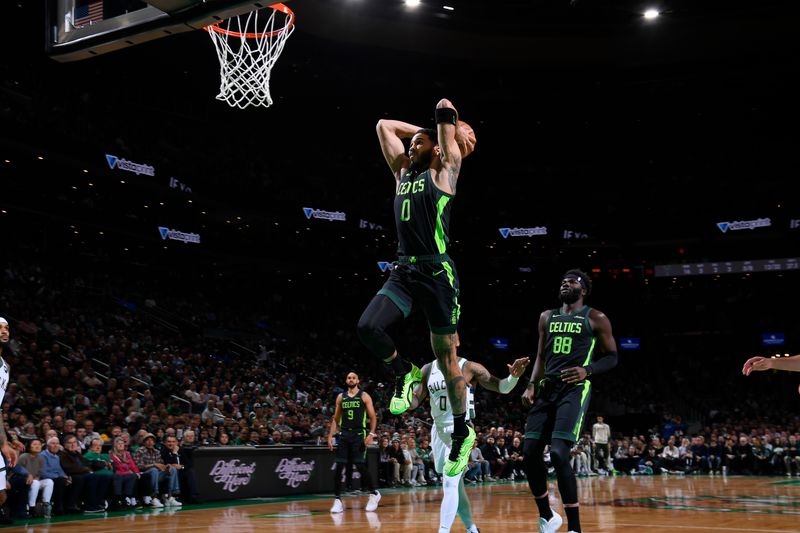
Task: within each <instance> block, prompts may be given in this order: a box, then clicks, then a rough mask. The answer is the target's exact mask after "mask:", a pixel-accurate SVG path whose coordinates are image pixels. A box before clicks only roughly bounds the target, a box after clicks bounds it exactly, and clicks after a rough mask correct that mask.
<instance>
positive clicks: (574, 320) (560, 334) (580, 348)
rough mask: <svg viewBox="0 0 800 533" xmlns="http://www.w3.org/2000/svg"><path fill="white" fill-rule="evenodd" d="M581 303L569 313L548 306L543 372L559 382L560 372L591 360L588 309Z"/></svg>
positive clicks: (592, 345)
mask: <svg viewBox="0 0 800 533" xmlns="http://www.w3.org/2000/svg"><path fill="white" fill-rule="evenodd" d="M591 310H592V308H591V307H589V306H586V305H584V306H583V307H582V308H580V309H578V310H577V311H574V312H572V313H562V312H561V309H552V310H551V311H550V316H549V317H548V318H547V321H546V322H545V325H544V327H545V330H544V331H545V341H544V361H545V363H544V374H545V376H546V377H551V378H555V379H556V380H558V381H560V379H561V378H560V374H561V371H562V370H563V369H565V368H571V367H574V366H586V365H588V364H589V363H591V362H592V356H593V355H594V345H595V342H596V339H595V336H594V333H593V332H592V328H591V326H590V325H589V311H591Z"/></svg>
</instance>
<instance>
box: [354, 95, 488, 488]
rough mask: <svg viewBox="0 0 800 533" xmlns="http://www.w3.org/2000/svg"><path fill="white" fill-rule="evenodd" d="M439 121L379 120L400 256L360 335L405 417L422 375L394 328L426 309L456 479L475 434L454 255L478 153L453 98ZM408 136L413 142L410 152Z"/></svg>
mask: <svg viewBox="0 0 800 533" xmlns="http://www.w3.org/2000/svg"><path fill="white" fill-rule="evenodd" d="M435 117H436V129H435V130H434V129H423V128H419V127H417V126H413V125H411V124H408V123H406V122H400V121H397V120H380V121H379V122H378V126H377V132H378V139H379V141H380V145H381V150H382V151H383V156H384V158H385V159H386V162H387V163H388V164H389V168H390V169H391V170H392V174H393V175H394V178H395V199H394V214H395V225H396V226H397V237H398V241H399V243H398V258H397V261H396V262H395V263H394V265H393V267H392V271H391V274H390V275H389V279H388V280H387V281H386V283H385V284H384V285H383V288H381V289H380V290H379V291H378V294H376V295H375V296H374V297H373V299H372V300H371V301H370V303H369V305H368V306H367V308H366V309H365V310H364V312H363V314H362V315H361V318H360V319H359V321H358V335H359V337H360V339H361V341H362V342H363V343H364V344H365V345H366V346H367V348H368V349H369V350H370V351H371V352H372V353H373V354H374V355H375V356H377V357H379V358H380V359H381V360H382V361H384V363H386V365H387V367H388V368H389V369H391V371H392V373H393V374H394V376H395V391H394V396H393V397H392V399H391V401H390V403H389V410H390V411H391V412H392V414H395V415H397V414H400V413H403V412H405V411H406V410H407V409H408V406H409V404H410V402H411V392H412V389H413V388H414V385H415V384H416V383H417V382H419V381H420V379H422V374H421V373H420V370H419V368H417V367H416V366H415V365H414V364H413V363H411V362H410V361H408V360H406V359H404V358H402V357H400V356H399V355H398V353H397V349H396V348H395V344H394V342H393V341H392V339H391V337H389V335H387V333H386V329H387V328H388V327H389V326H391V325H392V324H395V323H397V322H400V321H401V320H403V319H404V318H406V317H407V316H408V315H409V314H410V313H411V309H412V306H420V307H421V308H422V310H423V312H424V313H425V316H426V318H427V319H428V325H429V328H430V332H431V345H432V346H433V351H434V354H435V355H436V360H437V361H438V362H439V363H438V364H439V368H440V369H441V370H442V373H443V374H444V376H445V382H446V384H447V397H448V405H450V406H452V410H453V413H454V414H453V420H454V423H453V446H452V451H451V454H450V456H449V457H448V458H447V464H446V465H445V471H446V472H447V473H449V474H451V475H455V474H457V473H458V472H460V471H462V470H464V469H465V468H466V466H467V461H468V459H469V454H470V450H471V448H472V443H473V442H474V441H475V431H474V430H472V429H470V428H469V427H468V426H467V424H466V418H465V417H466V411H467V404H466V382H465V381H464V377H463V376H462V375H461V369H460V368H459V366H458V364H457V359H458V356H457V355H456V352H455V345H454V342H453V334H454V333H455V331H456V329H457V328H458V321H459V316H460V313H461V305H460V303H459V283H458V274H457V273H456V268H455V263H453V260H452V259H451V258H450V256H449V255H447V245H448V243H449V242H448V241H449V225H450V208H451V206H452V203H453V202H452V200H453V198H454V197H455V194H456V181H457V180H458V176H459V172H460V170H461V161H462V159H463V158H464V157H466V156H467V155H468V154H469V153H470V152H471V151H472V149H473V148H474V146H475V136H474V134H473V133H472V129H471V128H469V126H467V125H465V123H464V122H462V121H459V120H458V113H457V112H456V109H455V107H453V104H452V103H450V101H449V100H446V99H442V100H440V101H439V103H438V104H437V105H436V110H435ZM404 139H411V141H410V146H409V148H408V153H407V154H406V150H405V147H404Z"/></svg>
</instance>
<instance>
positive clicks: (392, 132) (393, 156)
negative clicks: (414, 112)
mask: <svg viewBox="0 0 800 533" xmlns="http://www.w3.org/2000/svg"><path fill="white" fill-rule="evenodd" d="M375 129H376V130H377V132H378V141H379V142H380V143H381V151H382V152H383V157H384V158H385V159H386V163H388V165H389V168H390V169H391V170H392V174H394V178H395V180H398V181H399V180H400V172H401V171H402V170H403V169H404V168H408V166H409V159H408V154H406V147H405V144H403V139H410V138H411V137H413V136H414V134H415V133H417V132H418V131H419V130H420V129H421V128H420V127H419V126H415V125H413V124H409V123H408V122H402V121H400V120H389V119H385V118H384V119H381V120H379V121H378V125H377V126H376V127H375Z"/></svg>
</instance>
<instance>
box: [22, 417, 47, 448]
mask: <svg viewBox="0 0 800 533" xmlns="http://www.w3.org/2000/svg"><path fill="white" fill-rule="evenodd" d="M35 439H37V437H36V426H35V425H34V424H33V422H25V424H24V425H23V426H22V429H21V430H20V432H19V440H20V441H22V443H23V444H24V445H25V447H26V448H27V447H28V445H29V444H30V443H31V442H32V441H33V440H35ZM41 445H42V443H41V441H39V449H40V450H41Z"/></svg>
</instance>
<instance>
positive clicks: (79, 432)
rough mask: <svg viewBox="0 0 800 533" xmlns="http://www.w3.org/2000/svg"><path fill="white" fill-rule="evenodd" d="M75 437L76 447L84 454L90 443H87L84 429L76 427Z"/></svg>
mask: <svg viewBox="0 0 800 533" xmlns="http://www.w3.org/2000/svg"><path fill="white" fill-rule="evenodd" d="M75 437H76V438H77V439H78V447H80V449H81V453H85V452H86V450H88V449H89V444H90V443H91V441H88V442H87V440H86V428H84V427H83V426H79V427H77V428H76V429H75Z"/></svg>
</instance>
